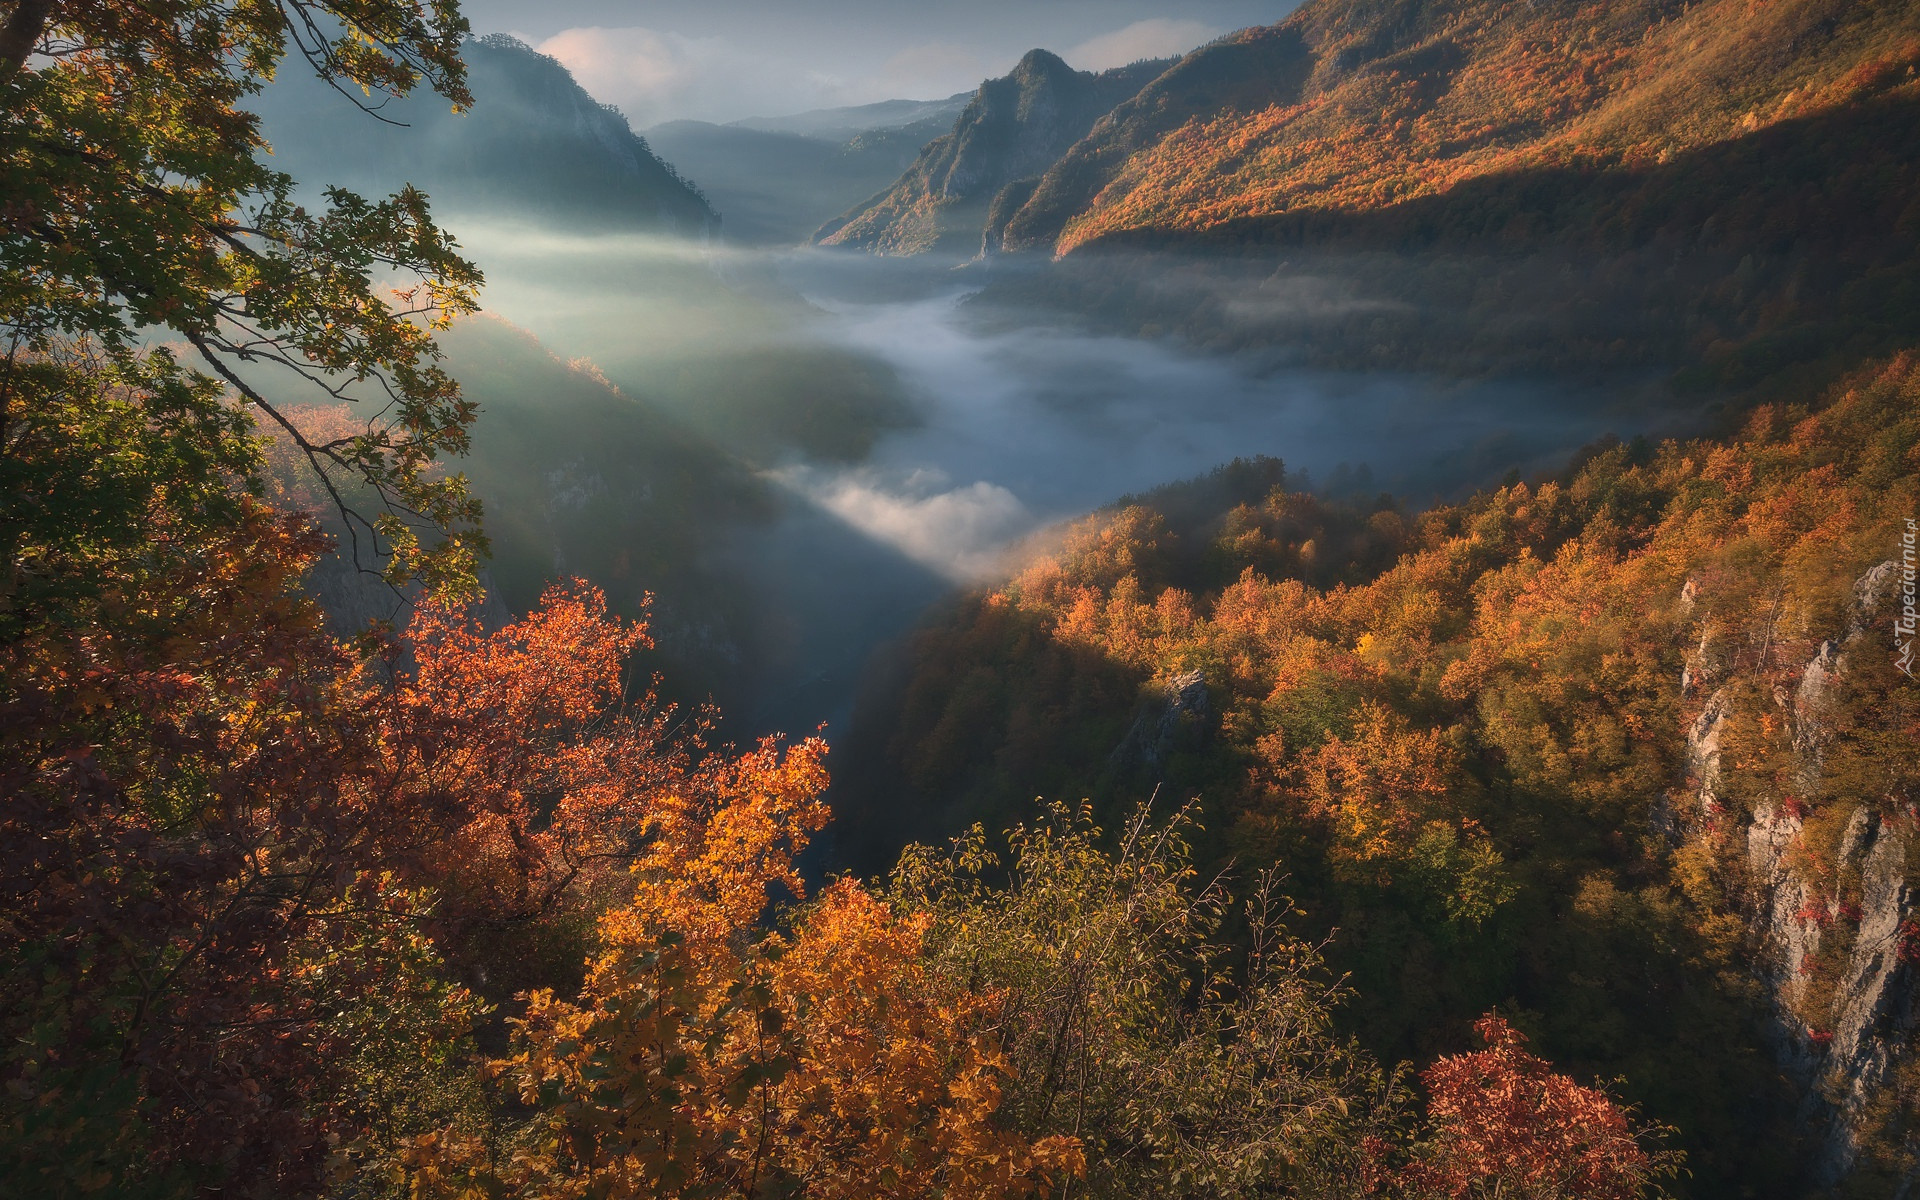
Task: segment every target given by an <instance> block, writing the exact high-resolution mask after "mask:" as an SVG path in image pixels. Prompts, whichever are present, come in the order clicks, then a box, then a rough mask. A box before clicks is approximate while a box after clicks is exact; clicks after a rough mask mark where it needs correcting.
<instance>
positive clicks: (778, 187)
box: [646, 101, 953, 246]
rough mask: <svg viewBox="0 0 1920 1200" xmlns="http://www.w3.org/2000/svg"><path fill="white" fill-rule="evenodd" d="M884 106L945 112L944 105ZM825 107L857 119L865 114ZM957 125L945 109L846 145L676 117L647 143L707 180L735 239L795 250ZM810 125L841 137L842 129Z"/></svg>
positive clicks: (854, 137)
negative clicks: (823, 225) (679, 119)
mask: <svg viewBox="0 0 1920 1200" xmlns="http://www.w3.org/2000/svg"><path fill="white" fill-rule="evenodd" d="M887 103H888V104H899V105H908V104H911V105H912V106H913V107H914V108H916V109H919V108H934V109H936V110H938V111H939V112H941V113H945V110H944V109H941V108H940V106H939V105H938V104H920V103H918V102H910V101H889V102H887ZM869 107H871V108H876V109H878V108H886V105H871V106H869ZM826 111H827V112H828V113H830V114H856V113H859V112H861V111H862V110H860V109H830V110H826ZM803 115H811V114H803ZM836 119H838V118H837V117H836ZM782 120H785V119H782ZM792 120H795V121H798V120H799V118H792ZM769 123H777V122H769ZM952 123H953V116H952V114H951V113H946V115H944V116H942V115H935V116H930V117H924V118H921V119H919V120H916V121H912V122H908V123H906V124H902V125H892V126H889V125H877V126H875V127H873V128H871V129H861V130H855V131H853V132H851V133H849V134H848V136H847V137H846V138H845V139H842V140H839V141H830V140H827V139H826V138H825V137H823V136H816V135H814V134H803V133H798V132H793V131H790V130H785V129H762V128H758V127H756V126H754V125H750V124H745V123H741V122H735V123H734V124H731V125H714V124H710V123H708V122H705V121H669V122H667V123H666V124H663V125H655V126H654V127H653V128H651V129H649V130H647V132H646V137H647V141H648V142H649V143H650V144H652V146H653V147H654V148H655V149H656V150H658V151H659V152H660V153H661V154H663V155H665V156H666V157H667V158H669V159H671V160H672V161H673V162H674V163H675V164H677V165H678V166H679V167H680V169H682V170H683V171H685V172H686V173H687V174H688V175H689V176H691V177H693V178H695V179H698V180H699V181H700V187H701V190H702V191H703V193H704V194H705V195H706V197H707V199H708V200H709V201H711V202H712V204H713V206H714V207H715V208H716V209H718V210H719V212H720V213H721V214H722V217H723V219H724V221H725V228H726V236H727V240H728V241H729V242H732V243H735V244H737V245H776V246H793V245H798V244H800V243H802V242H804V241H806V240H807V237H808V235H809V234H811V233H812V232H813V231H814V230H815V229H818V228H819V227H820V225H821V223H822V222H824V221H827V220H829V219H831V218H832V217H834V216H836V215H837V214H839V213H842V212H845V211H846V210H847V209H848V208H849V207H850V206H852V205H854V204H858V203H859V202H860V201H862V200H865V199H867V198H868V197H870V196H872V195H874V194H875V193H876V192H879V191H880V190H881V189H883V188H885V187H887V185H889V184H891V183H892V182H893V181H894V180H895V179H898V178H899V177H900V173H901V172H902V171H905V170H906V169H907V168H908V167H909V166H911V165H912V164H913V161H914V159H915V158H916V157H917V156H918V155H919V153H920V149H921V147H923V146H925V145H926V144H927V143H928V142H930V141H932V140H933V139H934V138H936V137H938V136H939V135H940V134H942V133H944V132H945V131H946V130H947V129H948V128H950V127H951V126H952ZM807 127H809V128H814V127H817V128H820V129H822V130H825V131H828V132H832V133H840V132H843V131H844V127H843V126H840V125H825V124H822V125H818V126H811V125H810V126H807Z"/></svg>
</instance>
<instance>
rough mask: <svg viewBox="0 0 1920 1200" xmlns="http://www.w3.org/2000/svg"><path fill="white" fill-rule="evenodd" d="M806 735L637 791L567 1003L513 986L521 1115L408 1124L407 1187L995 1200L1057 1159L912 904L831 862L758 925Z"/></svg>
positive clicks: (614, 1196)
mask: <svg viewBox="0 0 1920 1200" xmlns="http://www.w3.org/2000/svg"><path fill="white" fill-rule="evenodd" d="M823 749H824V747H823V746H821V745H820V744H819V743H817V742H807V743H802V744H801V745H799V746H796V747H794V748H793V749H792V750H791V751H789V752H788V753H787V754H786V755H785V756H784V757H781V756H778V755H776V754H775V753H774V751H773V748H772V747H771V746H770V745H769V746H763V747H762V748H761V749H760V750H759V751H758V752H757V753H756V754H753V755H749V756H748V757H746V758H744V759H742V760H740V762H739V763H738V764H736V765H735V767H734V769H732V770H731V771H730V772H729V773H728V774H727V775H726V776H725V777H724V780H723V782H722V784H721V786H720V787H719V788H717V789H716V790H715V791H714V792H713V793H712V794H711V795H709V796H708V797H706V798H704V799H703V798H700V797H696V796H693V795H685V796H679V797H676V798H675V799H678V800H680V801H681V803H678V804H676V803H673V802H671V801H669V802H668V803H664V804H662V805H660V806H658V807H657V808H656V809H655V810H654V811H655V812H656V813H658V814H659V823H658V825H657V826H656V828H657V830H658V832H659V835H660V836H659V837H658V839H657V840H656V841H654V842H653V843H652V845H651V847H650V848H649V850H648V851H647V852H646V853H645V854H644V855H643V856H642V857H641V859H640V860H639V861H638V862H637V863H636V868H635V887H634V889H633V895H632V898H631V900H630V901H629V902H627V903H625V904H622V905H618V906H615V907H613V908H612V909H610V910H609V911H608V912H607V913H606V915H605V916H604V917H603V918H602V919H601V922H600V931H599V942H600V944H601V946H602V947H603V949H602V951H601V952H600V953H599V954H598V955H597V956H596V958H595V959H594V961H593V963H592V964H591V969H590V970H589V973H588V976H587V980H586V985H585V987H584V988H583V989H582V991H581V994H580V996H579V998H578V999H577V1000H573V1001H569V1000H563V999H560V998H558V997H556V996H555V995H554V994H553V992H552V991H550V990H543V991H539V992H536V993H535V994H534V995H533V996H532V998H531V1001H530V1003H529V1005H528V1008H527V1012H526V1015H525V1017H524V1018H522V1019H520V1020H519V1021H517V1022H516V1029H515V1036H514V1051H515V1053H514V1054H513V1055H512V1057H510V1058H508V1059H506V1060H504V1061H502V1062H499V1063H497V1064H495V1067H494V1069H495V1070H496V1071H497V1072H499V1073H500V1074H501V1075H502V1076H503V1077H504V1078H505V1079H506V1080H507V1082H508V1083H509V1085H510V1088H511V1091H512V1093H513V1094H514V1095H515V1096H516V1097H517V1099H518V1100H519V1101H520V1103H521V1104H522V1105H524V1106H525V1107H526V1108H528V1109H530V1110H531V1111H532V1112H533V1116H532V1118H531V1119H530V1120H527V1121H525V1122H524V1123H521V1124H519V1125H518V1126H515V1127H509V1128H506V1129H503V1130H501V1131H499V1133H497V1134H496V1136H495V1137H493V1138H491V1139H490V1138H487V1137H484V1136H478V1135H474V1134H466V1135H464V1136H462V1135H460V1134H458V1133H457V1132H452V1131H450V1132H448V1133H444V1134H434V1135H429V1136H425V1137H423V1138H421V1139H420V1141H419V1143H418V1144H417V1147H416V1150H415V1152H414V1154H413V1155H412V1156H411V1158H410V1161H409V1166H410V1167H411V1168H412V1172H413V1179H412V1187H413V1189H414V1194H415V1195H416V1196H423V1197H461V1198H467V1197H473V1198H478V1197H489V1196H497V1195H513V1196H517V1197H523V1198H526V1200H548V1198H553V1200H559V1198H563V1197H564V1198H568V1200H572V1198H575V1197H604V1198H607V1200H618V1198H629V1200H640V1198H642V1197H645V1198H648V1200H651V1198H654V1197H687V1198H692V1197H709V1196H740V1197H743V1198H744V1200H762V1198H770V1197H778V1196H795V1197H809V1198H813V1200H865V1198H868V1197H895V1198H899V1200H907V1198H909V1197H913V1198H919V1197H948V1198H951V1200H997V1198H1002V1197H1022V1196H1030V1195H1035V1194H1040V1193H1043V1192H1045V1191H1046V1189H1047V1186H1048V1184H1049V1182H1050V1181H1057V1180H1058V1179H1060V1178H1062V1177H1064V1176H1067V1175H1070V1174H1072V1173H1073V1172H1075V1171H1077V1170H1078V1168H1079V1166H1080V1163H1081V1158H1080V1154H1079V1150H1078V1147H1077V1144H1076V1143H1075V1142H1074V1141H1073V1140H1072V1139H1071V1138H1066V1137H1061V1136H1052V1137H1041V1138H1038V1139H1032V1140H1029V1139H1028V1138H1026V1137H1024V1136H1022V1135H1021V1134H1019V1133H1017V1132H1012V1131H1008V1130H1007V1129H1005V1128H1003V1127H1002V1126H1001V1125H1000V1124H999V1123H998V1122H997V1121H996V1120H995V1117H996V1114H997V1110H998V1108H999V1104H1000V1099H1001V1089H1002V1087H1003V1084H1004V1079H1005V1074H1006V1067H1005V1063H1004V1060H1003V1059H1002V1058H1001V1056H1000V1053H999V1048H998V1045H997V1043H996V1041H995V1039H994V1038H993V1037H992V1035H991V1021H990V1018H991V1017H992V1015H993V1014H994V1013H995V1012H996V1011H997V1009H998V1001H997V1000H996V999H995V998H994V997H993V996H992V995H989V994H983V993H980V992H977V991H973V990H968V989H955V988H952V987H950V986H947V984H946V982H945V981H944V980H943V979H942V978H941V977H940V976H939V975H938V974H936V973H935V972H933V971H930V970H929V964H928V963H927V961H926V959H925V957H924V955H923V942H924V939H925V937H926V934H927V931H928V928H929V925H930V922H929V919H928V918H927V917H925V916H923V915H919V914H914V913H902V912H900V911H899V910H897V909H896V908H895V907H893V906H890V905H889V904H887V903H885V902H883V901H881V900H879V899H877V898H875V897H874V896H872V895H871V894H869V893H868V892H867V891H866V890H865V889H863V888H861V887H860V886H859V885H857V884H855V883H854V882H852V881H851V880H842V881H840V882H838V883H836V884H833V885H832V886H830V887H828V888H827V889H826V891H825V892H824V893H823V894H822V895H821V896H820V897H819V898H818V899H817V900H815V901H814V902H813V903H812V904H810V905H807V906H805V907H804V908H802V909H801V910H800V911H799V912H798V914H797V915H795V916H794V918H793V920H792V921H791V923H790V925H789V927H788V928H787V929H786V930H785V931H779V930H772V931H770V930H767V929H766V928H765V927H763V926H762V925H761V924H760V921H761V917H762V915H763V914H764V912H765V910H766V907H767V904H768V900H769V896H770V894H771V893H772V892H774V891H787V892H793V893H797V892H798V891H799V890H800V887H801V881H800V879H799V877H798V875H797V873H796V872H795V870H794V867H793V856H794V855H795V854H796V853H798V852H799V851H800V850H801V849H803V848H804V847H805V845H806V843H807V840H808V837H809V835H810V834H811V833H812V832H814V831H815V830H817V829H819V828H820V826H821V825H822V824H823V823H824V820H825V816H826V813H825V809H824V808H823V807H822V806H821V805H820V803H819V799H818V797H819V793H820V790H821V789H822V788H823V787H824V785H825V775H824V773H823V772H822V770H821V769H820V761H819V760H820V754H821V752H822V750H823Z"/></svg>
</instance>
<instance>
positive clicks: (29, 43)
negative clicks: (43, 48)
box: [0, 0, 55, 78]
mask: <svg viewBox="0 0 1920 1200" xmlns="http://www.w3.org/2000/svg"><path fill="white" fill-rule="evenodd" d="M54 3H55V0H14V6H13V12H12V14H10V15H9V16H8V17H7V23H6V25H5V26H0V78H6V77H8V76H11V75H12V74H13V73H14V72H15V71H18V70H19V69H20V68H21V67H22V66H24V65H25V64H26V61H27V56H28V55H29V54H32V53H33V48H34V47H35V46H37V45H39V44H40V35H41V34H42V33H44V32H45V31H46V28H47V18H48V17H51V16H52V15H53V6H54Z"/></svg>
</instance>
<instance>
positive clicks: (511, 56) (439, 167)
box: [255, 35, 718, 237]
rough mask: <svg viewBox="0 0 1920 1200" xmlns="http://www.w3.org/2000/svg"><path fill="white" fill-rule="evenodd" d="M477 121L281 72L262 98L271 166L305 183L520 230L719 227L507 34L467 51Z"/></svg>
mask: <svg viewBox="0 0 1920 1200" xmlns="http://www.w3.org/2000/svg"><path fill="white" fill-rule="evenodd" d="M461 55H462V57H463V58H464V59H465V61H466V64H467V75H468V84H469V87H470V88H471V89H472V92H473V95H474V105H473V108H472V110H471V111H470V112H467V113H463V114H456V113H452V112H450V111H448V110H447V108H446V107H445V106H444V104H442V103H441V102H439V100H438V97H431V98H429V97H423V96H418V95H416V96H414V97H410V98H408V99H406V100H402V101H394V102H390V103H389V104H387V105H386V106H384V107H383V108H381V109H380V111H379V112H378V114H377V116H376V117H367V116H363V115H361V114H357V113H354V112H352V111H351V110H350V109H347V110H346V111H345V112H344V113H343V111H342V110H343V109H344V108H345V106H344V105H343V104H341V103H340V102H339V100H338V97H335V96H332V95H330V94H328V93H327V92H326V91H325V88H324V85H323V84H321V83H319V82H318V81H317V80H314V79H313V78H311V77H310V76H309V75H307V74H305V73H302V72H293V71H289V72H286V73H285V75H284V76H283V78H282V80H281V81H280V82H276V83H274V84H273V85H271V86H270V87H269V88H267V90H266V91H265V92H264V93H263V94H262V95H261V96H260V97H259V98H258V102H257V104H256V106H255V107H256V109H257V111H259V113H260V114H261V117H262V122H263V125H264V126H265V131H266V135H267V139H268V141H269V143H270V144H271V145H272V147H273V153H274V157H275V160H276V165H277V166H279V167H280V168H281V169H282V170H285V171H288V172H289V173H290V174H292V175H293V176H294V177H295V178H297V179H301V180H303V181H326V182H329V183H338V184H340V185H342V186H346V187H349V188H353V189H355V190H359V191H362V192H367V193H382V194H384V193H387V192H391V191H394V190H396V189H397V188H399V187H400V186H402V185H403V184H408V183H411V184H415V185H417V186H419V187H420V188H421V190H423V191H425V192H426V193H427V195H428V196H429V197H430V198H431V199H432V200H433V201H434V202H435V204H436V207H437V209H438V210H439V211H442V212H447V211H454V212H459V213H462V214H463V215H470V214H475V213H484V214H487V215H490V216H494V217H498V218H500V219H502V220H506V221H511V222H515V223H527V224H532V223H539V224H544V225H548V226H558V227H570V228H584V229H601V230H613V229H636V230H647V231H654V232H661V233H672V234H678V235H683V236H689V237H700V236H705V235H706V234H708V233H710V232H712V231H713V230H714V228H715V227H716V225H717V222H718V216H717V214H716V213H715V212H714V211H713V208H712V206H711V205H709V204H708V203H707V202H706V199H705V198H704V197H703V196H702V195H701V194H700V192H699V190H698V189H697V188H695V187H694V186H693V185H692V184H690V183H688V182H687V181H686V180H685V179H683V178H681V176H680V175H679V173H678V172H677V171H675V170H674V168H673V167H672V166H670V165H669V164H667V163H666V162H664V161H662V160H661V159H660V158H659V156H657V155H655V154H654V153H653V150H652V148H651V147H649V146H648V145H647V143H646V141H645V140H644V139H643V138H641V137H639V136H637V135H636V134H635V133H634V132H633V130H632V129H631V128H630V127H629V126H628V125H627V121H626V118H624V117H622V116H621V115H620V113H619V112H618V111H617V110H615V109H612V108H609V107H607V106H605V105H602V104H600V103H598V102H596V101H595V100H594V99H593V97H591V96H589V95H588V94H587V93H586V90H585V89H583V88H582V87H581V86H580V85H579V84H578V83H576V82H575V81H574V79H573V77H572V75H570V74H569V73H568V72H567V69H566V68H565V67H563V66H561V65H560V63H559V62H557V61H556V60H554V59H552V58H549V57H547V56H546V55H544V54H540V53H537V52H536V51H534V50H533V49H531V48H530V47H528V46H526V45H525V44H524V43H522V42H519V41H517V40H516V39H514V38H511V37H507V36H504V35H494V36H489V37H484V38H480V39H478V40H475V41H469V42H467V43H466V45H465V46H464V47H463V48H462V51H461Z"/></svg>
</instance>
